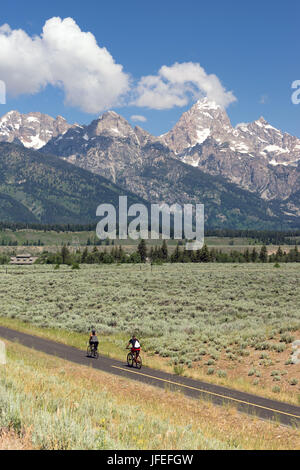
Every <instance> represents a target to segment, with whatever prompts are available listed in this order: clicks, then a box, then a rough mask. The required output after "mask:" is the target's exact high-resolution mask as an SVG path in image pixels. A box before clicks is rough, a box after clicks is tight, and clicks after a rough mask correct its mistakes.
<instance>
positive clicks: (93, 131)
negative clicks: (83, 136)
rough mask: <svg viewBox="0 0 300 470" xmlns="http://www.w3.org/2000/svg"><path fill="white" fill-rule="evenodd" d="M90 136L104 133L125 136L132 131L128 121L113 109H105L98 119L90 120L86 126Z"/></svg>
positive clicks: (132, 132)
mask: <svg viewBox="0 0 300 470" xmlns="http://www.w3.org/2000/svg"><path fill="white" fill-rule="evenodd" d="M87 130H88V134H89V135H90V136H92V135H93V136H99V135H101V134H104V135H105V134H106V135H110V136H114V137H120V138H126V137H128V136H129V135H131V134H134V131H133V129H132V127H131V125H130V124H129V122H128V121H126V119H125V118H124V117H123V116H120V114H117V113H116V112H115V111H106V112H105V113H103V114H102V115H101V116H100V117H99V118H98V119H95V120H94V121H92V123H91V124H90V125H89V126H88V128H87Z"/></svg>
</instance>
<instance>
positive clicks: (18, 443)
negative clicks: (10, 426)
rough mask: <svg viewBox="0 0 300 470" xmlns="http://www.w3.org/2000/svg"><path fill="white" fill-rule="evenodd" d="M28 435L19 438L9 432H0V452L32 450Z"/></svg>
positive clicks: (12, 432) (14, 433)
mask: <svg viewBox="0 0 300 470" xmlns="http://www.w3.org/2000/svg"><path fill="white" fill-rule="evenodd" d="M33 449H34V447H33V446H32V443H31V440H30V435H29V434H28V433H27V434H26V435H25V436H19V435H18V434H17V433H16V432H14V431H11V430H2V431H1V433H0V450H33Z"/></svg>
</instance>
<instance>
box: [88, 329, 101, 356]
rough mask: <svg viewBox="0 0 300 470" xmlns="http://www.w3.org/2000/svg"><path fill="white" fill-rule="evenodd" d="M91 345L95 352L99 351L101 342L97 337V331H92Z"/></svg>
mask: <svg viewBox="0 0 300 470" xmlns="http://www.w3.org/2000/svg"><path fill="white" fill-rule="evenodd" d="M89 343H90V346H91V348H93V349H94V351H97V349H98V344H99V341H98V337H97V335H96V330H92V332H91V333H90V339H89Z"/></svg>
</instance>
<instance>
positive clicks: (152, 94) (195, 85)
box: [132, 62, 236, 109]
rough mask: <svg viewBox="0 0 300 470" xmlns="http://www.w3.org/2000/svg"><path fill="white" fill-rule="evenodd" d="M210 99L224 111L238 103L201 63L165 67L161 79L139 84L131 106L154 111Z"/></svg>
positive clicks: (150, 78) (150, 77)
mask: <svg viewBox="0 0 300 470" xmlns="http://www.w3.org/2000/svg"><path fill="white" fill-rule="evenodd" d="M203 96H207V97H208V99H210V100H211V101H215V102H216V103H217V104H219V105H220V106H222V107H226V106H228V105H229V104H230V103H232V102H234V101H236V97H235V96H234V95H233V93H232V92H231V91H226V89H225V88H224V87H223V85H222V84H221V82H220V80H219V78H218V77H217V76H216V75H213V74H210V75H208V74H207V73H206V72H205V70H204V69H203V67H201V66H200V64H198V63H194V62H184V63H181V64H179V63H177V62H176V63H175V64H173V65H172V66H170V67H168V66H166V65H164V66H162V67H161V68H160V70H159V72H158V75H148V76H145V77H142V78H141V79H140V81H139V82H138V84H137V88H136V96H135V99H134V101H133V103H132V104H135V105H136V106H142V107H148V108H152V109H170V108H173V107H175V106H185V105H186V104H188V102H189V101H190V99H191V97H192V98H194V99H198V98H201V97H203Z"/></svg>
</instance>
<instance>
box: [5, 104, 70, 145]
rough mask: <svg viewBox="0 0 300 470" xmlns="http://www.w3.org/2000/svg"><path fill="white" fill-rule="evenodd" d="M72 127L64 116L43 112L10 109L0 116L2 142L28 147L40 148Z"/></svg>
mask: <svg viewBox="0 0 300 470" xmlns="http://www.w3.org/2000/svg"><path fill="white" fill-rule="evenodd" d="M70 127H71V125H70V124H68V123H67V121H66V120H65V119H64V118H63V117H62V116H57V118H56V119H53V118H52V117H51V116H48V115H47V114H42V113H28V114H21V113H19V112H18V111H10V112H8V113H7V114H5V115H4V116H2V117H1V118H0V142H15V143H21V144H22V145H24V147H27V148H33V149H40V148H41V147H43V146H44V145H45V144H46V143H47V142H48V141H49V140H50V139H52V138H53V137H56V136H58V135H63V134H64V133H65V132H67V130H68V129H69V128H70Z"/></svg>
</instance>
